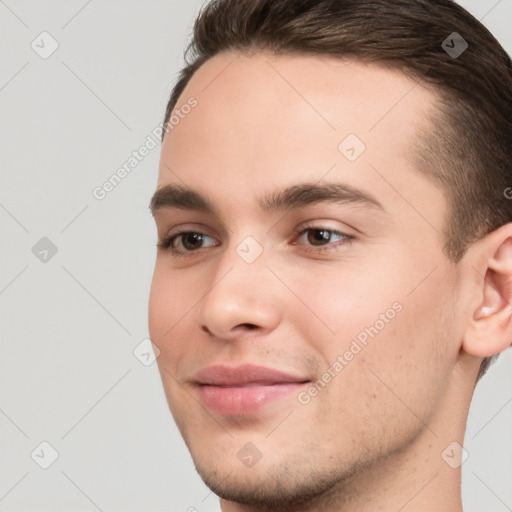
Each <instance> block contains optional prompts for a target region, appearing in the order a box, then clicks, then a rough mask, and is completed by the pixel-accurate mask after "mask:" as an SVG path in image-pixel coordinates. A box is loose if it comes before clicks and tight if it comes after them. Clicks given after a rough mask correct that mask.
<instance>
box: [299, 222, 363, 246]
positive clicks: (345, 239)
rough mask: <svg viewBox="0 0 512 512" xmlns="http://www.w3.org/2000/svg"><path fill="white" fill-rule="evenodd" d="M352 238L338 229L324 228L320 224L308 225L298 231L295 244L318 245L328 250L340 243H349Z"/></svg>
mask: <svg viewBox="0 0 512 512" xmlns="http://www.w3.org/2000/svg"><path fill="white" fill-rule="evenodd" d="M353 239H354V237H353V236H350V235H345V234H344V233H341V232H340V231H335V230H333V229H326V228H324V227H321V226H310V227H307V228H305V229H303V230H301V231H300V232H299V236H298V238H297V242H295V244H300V245H306V246H309V247H310V248H311V247H312V248H314V247H320V248H321V250H330V249H333V248H335V247H337V246H339V245H341V244H346V243H349V242H351V241H352V240H353ZM308 250H311V249H308Z"/></svg>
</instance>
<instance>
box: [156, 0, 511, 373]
mask: <svg viewBox="0 0 512 512" xmlns="http://www.w3.org/2000/svg"><path fill="white" fill-rule="evenodd" d="M454 32H456V33H457V34H459V35H460V36H461V37H462V38H463V39H464V40H465V41H466V43H467V44H468V48H467V49H466V50H465V51H464V52H463V53H462V54H460V55H458V56H453V54H452V55H450V54H449V53H448V52H447V51H445V49H443V46H442V43H443V41H445V40H447V39H448V41H450V40H449V37H451V35H452V34H453V33H454ZM451 44H452V45H453V41H451ZM228 50H236V51H239V52H241V53H248V52H254V51H257V50H269V51H271V52H273V53H274V54H276V55H278V54H287V53H288V54H318V55H331V56H335V57H347V58H351V57H352V58H355V59H358V60H361V61H364V62H375V63H378V64H382V65H386V66H389V67H391V68H393V69H397V70H399V71H402V72H403V73H405V74H406V75H409V76H411V77H413V78H414V79H416V80H417V81H419V82H420V83H421V84H423V85H424V86H425V87H428V88H429V89H430V90H431V91H433V92H434V94H435V97H436V98H437V108H436V109H435V111H433V112H432V115H431V117H430V119H429V122H428V123H426V124H423V125H422V130H421V136H420V137H418V138H417V140H416V141H415V143H414V145H413V147H412V148H411V149H412V152H411V155H412V157H413V159H414V162H415V164H416V165H417V167H418V169H419V170H421V171H422V172H424V174H425V175H426V176H428V177H430V178H431V179H433V180H435V181H436V182H437V183H440V184H441V185H442V186H443V190H444V191H445V193H446V196H447V201H448V208H449V215H448V216H447V218H446V219H445V225H444V229H443V238H444V244H443V251H444V252H445V254H446V255H447V256H448V257H449V258H450V260H451V261H453V262H454V263H457V262H459V261H460V259H461V258H462V257H463V256H464V254H465V252H466V249H467V248H468V246H469V245H470V244H471V243H472V242H475V241H477V240H479V239H481V238H482V237H483V236H485V235H486V234H488V233H490V232H492V231H494V230H495V229H497V228H498V227H500V226H502V225H503V224H506V223H508V222H511V221H512V201H510V200H509V199H507V197H505V189H506V188H507V186H508V185H510V184H512V62H511V59H510V57H509V55H508V54H507V52H506V51H505V50H504V49H503V48H502V46H501V45H500V44H499V43H498V41H497V40H496V38H495V37H494V36H493V35H492V34H491V33H490V32H489V31H488V30H487V29H486V28H485V27H484V25H482V24H481V23H480V22H479V21H478V20H476V19H475V18H474V17H473V16H472V15H471V14H469V13H468V12H467V11H466V10H465V9H463V8H462V7H461V6H459V5H458V4H456V3H455V2H453V1H452V0H213V1H211V2H210V3H208V4H207V5H206V6H204V7H203V9H202V10H201V12H200V14H199V16H198V18H197V19H196V22H195V25H194V33H193V39H192V41H191V42H190V44H189V45H188V47H187V48H186V50H185V55H184V56H185V62H186V66H185V67H184V68H183V70H182V71H181V73H180V76H179V78H178V80H177V83H176V85H175V86H174V88H173V90H172V93H171V96H170V99H169V102H168V104H167V109H166V113H165V118H164V127H166V126H167V123H168V121H169V117H170V115H171V113H172V111H173V110H174V108H175V106H176V103H177V101H178V98H179V96H180V95H181V93H182V92H183V90H184V88H185V86H186V85H187V83H188V82H189V80H190V79H191V77H192V76H193V75H194V73H195V71H196V70H197V69H198V68H199V67H200V66H201V65H202V64H204V63H205V62H206V61H207V60H208V59H210V58H211V57H213V56H215V55H217V54H218V53H220V52H222V51H228ZM189 55H191V59H189ZM165 133H166V131H165V130H164V132H163V135H162V139H163V136H164V135H165ZM495 357H497V356H492V357H490V358H485V359H484V360H483V362H482V365H481V367H480V373H479V375H478V378H477V380H478V379H480V377H481V376H482V375H483V374H484V373H485V371H486V370H487V368H488V366H489V365H490V363H491V362H492V360H493V359H494V358H495Z"/></svg>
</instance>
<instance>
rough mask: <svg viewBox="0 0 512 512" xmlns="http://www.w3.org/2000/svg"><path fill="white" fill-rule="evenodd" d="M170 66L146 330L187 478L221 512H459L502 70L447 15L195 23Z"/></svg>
mask: <svg viewBox="0 0 512 512" xmlns="http://www.w3.org/2000/svg"><path fill="white" fill-rule="evenodd" d="M191 49H192V55H193V58H192V60H191V61H190V62H188V63H187V66H186V67H185V68H184V70H183V71H182V74H181V76H180V78H179V80H178V82H177V84H176V86H175V88H174V90H173V92H172V95H171V98H170V101H169V104H168V106H167V112H166V115H165V128H166V130H165V133H164V137H163V146H162V154H161V165H160V174H159V180H158V186H157V190H156V193H155V195H154V196H153V199H152V201H151V209H152V212H153V214H154V217H155V220H156V224H157V229H158V240H159V244H158V245H159V248H158V254H157V260H156V268H155V273H154V278H153V283H152V289H151V297H150V305H149V327H150V335H151V339H152V341H153V342H154V344H155V345H156V346H157V347H158V348H159V350H160V352H161V353H160V356H159V358H158V365H159V370H160V374H161V377H162V381H163V385H164V389H165V393H166V397H167V400H168V404H169V407H170V410H171V412H172V414H173V416H174V419H175V421H176V424H177V426H178V428H179V430H180V432H181V434H182V436H183V438H184V441H185V443H186V444H187V446H188V448H189V450H190V453H191V456H192V458H193V460H194V464H195V466H196V468H197V471H198V473H199V474H200V476H201V477H202V479H203V480H204V482H205V483H206V484H207V485H208V486H209V487H210V488H211V489H212V490H213V491H214V492H215V493H216V494H217V495H219V496H220V497H221V506H222V510H223V511H224V512H235V511H237V512H238V511H268V510H286V511H287V510H289V511H320V510H321V511H326V512H329V511H341V510H343V512H353V511H357V512H361V511H378V510H382V511H391V510H395V511H398V510H415V511H432V510H437V511H440V512H441V511H446V512H448V511H449V512H453V511H461V510H462V504H461V495H460V462H462V459H463V457H464V451H463V448H462V444H463V439H464V430H465V425H466V420H467V414H468V409H469V405H470V401H471V397H472V393H473V390H474V387H475V384H476V382H477V380H478V378H480V376H481V375H482V374H483V373H484V372H485V369H486V368H487V366H488V365H489V363H490V362H491V360H492V358H493V356H495V355H497V354H499V353H500V352H502V351H503V350H505V349H506V348H507V347H509V346H510V343H511V340H512V322H511V318H512V316H511V313H512V308H511V305H510V303H511V301H512V222H511V221H512V203H511V201H510V200H509V199H508V198H507V196H509V194H507V193H506V190H507V188H508V187H510V185H511V184H512V64H511V61H510V58H509V57H508V55H507V54H506V52H505V51H504V50H503V49H502V48H501V46H500V45H499V44H498V43H497V41H496V40H495V39H494V37H493V36H492V35H491V34H490V33H489V32H488V31H487V30H486V29H485V28H484V27H483V26H482V25H481V24H480V23H479V22H478V21H476V20H475V19H474V18H473V17H472V16H471V15H469V14H468V13H467V12H466V11H465V10H464V9H462V8H461V7H460V6H458V5H456V4H455V3H454V2H452V1H450V0H435V1H432V0H371V1H370V0H368V1H366V0H337V1H336V0H219V1H216V2H213V3H211V4H209V5H208V6H206V7H205V8H204V9H203V11H202V12H201V14H200V16H199V18H198V20H197V21H196V24H195V30H194V40H193V46H192V48H191ZM447 453H448V454H449V455H448V456H449V457H451V458H452V459H453V460H452V461H451V462H452V463H450V464H449V463H447V461H446V459H447ZM457 459H458V462H457Z"/></svg>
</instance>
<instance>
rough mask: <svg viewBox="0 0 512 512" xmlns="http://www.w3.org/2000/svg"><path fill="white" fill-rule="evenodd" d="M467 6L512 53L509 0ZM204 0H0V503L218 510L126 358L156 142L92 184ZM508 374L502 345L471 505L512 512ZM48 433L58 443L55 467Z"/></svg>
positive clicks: (483, 391)
mask: <svg viewBox="0 0 512 512" xmlns="http://www.w3.org/2000/svg"><path fill="white" fill-rule="evenodd" d="M461 3H462V4H463V5H464V6H465V7H467V8H468V9H469V10H470V11H471V12H472V13H473V14H474V15H475V16H476V17H477V18H480V19H483V22H484V23H485V24H486V25H487V26H488V27H489V28H490V30H491V31H492V32H493V33H494V34H495V35H496V36H497V38H498V39H499V40H500V41H501V42H502V44H503V45H504V46H505V47H506V48H507V49H508V51H509V52H511V51H512V30H511V24H512V0H501V1H499V2H496V1H495V0H493V1H491V2H487V1H482V0H474V1H464V2H461ZM201 4H202V2H201V1H198V0H195V1H191V0H187V1H186V2H185V1H181V2H178V1H176V0H166V1H162V0H159V1H157V0H153V1H150V2H142V1H138V2H137V1H134V0H130V1H126V0H125V1H123V2H121V1H120V0H118V1H114V0H107V1H102V2H100V1H98V0H92V1H91V0H89V1H84V0H73V1H66V2H64V1H62V0H61V1H55V0H51V1H49V0H47V1H45V2H40V1H35V0H32V1H29V0H25V1H15V0H5V1H2V0H0V40H1V47H2V49H3V52H2V64H1V68H0V105H1V123H0V130H1V132H0V145H1V146H0V155H1V159H2V161H1V162H2V165H1V168H2V186H1V188H0V217H1V222H2V232H1V236H2V251H3V254H2V265H1V266H0V308H1V315H2V329H3V331H2V333H3V336H2V343H1V345H0V390H1V395H0V450H1V451H0V453H1V456H0V510H1V511H9V512H15V511H16V512H18V511H39V512H43V511H52V512H55V511H60V510H62V511H64V510H73V511H95V510H102V511H105V512H106V511H124V512H130V511H141V510H153V511H163V510H166V511H173V512H174V511H176V512H178V511H187V510H192V508H191V507H194V508H195V509H196V510H198V511H200V512H203V511H204V512H206V511H216V510H218V508H219V507H218V499H217V498H216V497H215V496H214V495H213V494H211V493H210V491H209V490H208V489H207V488H206V487H205V486H204V484H203V483H202V482H201V480H200V479H199V477H198V476H197V475H196V473H195V470H194V467H193V464H192V462H191V459H190V457H189V455H188V452H187V450H186V448H185V446H184V444H183V442H182V440H181V438H180V436H179V433H178V431H177V429H176V427H175V425H174V423H173V421H172V418H171V415H170V413H169V411H168V408H167V404H166V401H165V397H164V394H163V390H162V386H161V383H160V378H159V375H158V371H157V368H156V364H152V365H150V366H145V365H144V364H143V363H142V362H141V361H140V360H139V359H137V358H136V357H135V356H134V353H133V351H134V350H135V348H136V347H137V346H138V345H139V344H140V343H141V342H143V340H144V339H146V338H147V336H148V329H147V302H148V295H149V286H150V280H151V276H152V270H153V263H154V256H155V247H154V246H155V243H156V230H155V228H154V225H153V222H152V219H151V216H150V214H149V211H148V208H147V206H148V203H149V199H150V196H151V194H152V192H153V190H154V188H155V186H156V179H157V170H158V158H159V150H160V147H159V145H158V147H156V148H155V149H153V150H151V151H150V154H149V155H148V156H147V157H146V158H144V159H143V160H142V161H141V162H140V163H139V164H138V165H137V167H136V168H135V169H133V170H132V172H131V173H130V174H129V175H128V176H127V177H126V178H125V179H124V180H123V181H122V182H121V183H120V184H119V185H118V186H117V187H116V188H115V189H114V190H113V191H111V192H110V193H109V194H108V195H107V196H106V197H105V199H103V200H101V201H100V200H97V199H95V198H94V197H93V195H92V191H93V189H94V188H95V187H97V186H101V184H102V183H103V182H105V181H106V180H107V179H108V178H109V177H110V176H111V175H112V174H113V173H114V172H115V171H116V170H117V169H118V168H119V167H120V166H121V165H123V164H124V163H125V162H126V161H127V159H128V158H129V157H130V156H131V154H132V152H133V151H135V150H137V149H138V148H139V147H140V146H142V145H143V144H144V142H145V140H146V137H147V136H148V135H149V134H150V133H151V131H152V130H153V129H154V128H155V127H157V126H158V124H159V123H160V122H161V120H162V116H163V113H164V110H165V105H166V101H167V98H168V95H169V92H170V90H171V85H172V83H173V81H174V79H175V78H176V73H177V71H178V70H179V69H180V66H181V64H182V51H183V48H184V45H185V41H186V40H187V38H188V35H189V34H190V30H191V26H192V22H193V19H194V18H195V15H196V13H197V11H198V9H199V7H200V5H201ZM44 31H46V32H48V33H49V34H51V38H53V39H54V40H55V41H56V42H57V43H58V45H59V46H58V48H57V50H56V51H55V52H54V53H53V54H51V55H50V56H48V57H47V58H42V57H41V56H40V55H39V54H38V53H36V51H34V49H33V48H32V47H31V44H32V41H35V43H34V44H35V45H36V44H38V45H39V47H37V46H36V48H38V51H40V52H48V51H49V50H50V49H51V44H52V40H51V39H50V37H49V36H39V34H41V32H44ZM53 44H55V43H53ZM43 237H47V238H48V239H49V240H51V242H52V243H53V244H54V246H55V247H56V248H57V253H56V254H55V255H52V251H51V247H49V246H48V242H47V241H43V242H39V241H40V239H41V238H43ZM38 242H39V244H40V245H37V246H36V249H34V251H33V247H34V246H35V245H36V244H37V243H38ZM41 244H42V245H41ZM45 244H46V245H45ZM45 250H46V251H48V252H45ZM34 252H35V254H34ZM41 258H42V259H43V261H41ZM45 259H46V260H45ZM44 260H45V261H44ZM142 347H143V346H142ZM141 351H142V352H144V350H143V349H141ZM142 359H143V360H144V358H142ZM511 370H512V352H511V351H510V350H508V351H507V352H505V353H504V354H503V355H502V357H501V358H500V360H499V361H498V362H497V363H496V364H495V366H494V367H493V368H492V369H491V370H490V372H489V374H488V375H487V376H486V377H484V380H483V381H482V382H481V383H480V384H479V386H478V387H477V391H476V394H475V397H474V401H473V404H472V408H471V412H470V417H469V423H468V428H467V434H466V440H465V448H466V450H467V451H468V452H469V458H468V459H467V461H466V462H465V463H464V465H463V498H464V505H465V511H466V512H477V511H482V510H485V511H486V512H488V511H491V512H492V511H494V512H504V511H507V510H509V511H510V510H512V484H511V481H512V441H511V437H512V434H511V433H512V385H511V384H512V371H511ZM43 441H46V442H48V443H50V445H51V446H53V447H54V449H55V450H56V451H57V452H58V454H59V456H58V458H57V459H56V461H55V462H54V463H53V464H52V465H51V466H50V467H49V468H48V469H42V468H41V467H40V465H41V464H43V465H44V464H45V463H46V464H47V463H49V462H51V449H49V448H48V447H45V445H43V446H41V445H40V443H41V442H43Z"/></svg>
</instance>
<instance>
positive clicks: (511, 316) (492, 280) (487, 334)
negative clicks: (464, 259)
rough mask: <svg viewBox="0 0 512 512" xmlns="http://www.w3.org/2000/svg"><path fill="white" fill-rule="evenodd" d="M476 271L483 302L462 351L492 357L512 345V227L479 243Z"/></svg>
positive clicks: (472, 315) (475, 309)
mask: <svg viewBox="0 0 512 512" xmlns="http://www.w3.org/2000/svg"><path fill="white" fill-rule="evenodd" d="M474 245H475V250H476V251H477V252H478V257H477V258H475V260H474V262H473V264H472V267H473V272H474V273H475V274H478V275H475V277H476V279H475V280H474V286H475V287H476V288H475V293H476V295H477V297H479V299H478V300H477V301H476V306H475V307H473V308H472V310H471V311H470V312H469V313H470V315H469V323H468V325H467V327H466V330H465V334H464V339H463V343H462V348H463V350H464V351H465V352H467V353H469V354H472V355H475V356H479V357H489V356H492V355H494V354H499V353H500V352H503V350H505V349H506V348H508V347H509V346H510V345H511V344H512V223H509V224H505V225H504V226H501V227H500V228H498V229H497V230H495V231H493V232H492V233H490V234H489V235H487V236H486V237H485V238H484V239H482V240H480V241H478V242H477V243H476V244H474Z"/></svg>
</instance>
